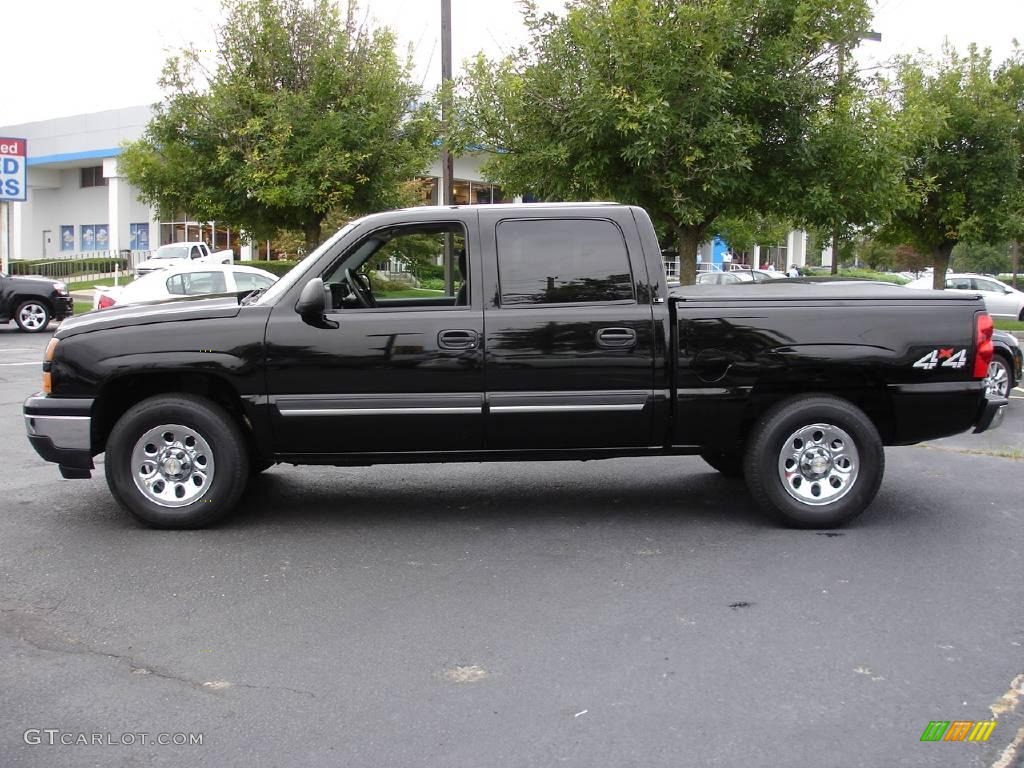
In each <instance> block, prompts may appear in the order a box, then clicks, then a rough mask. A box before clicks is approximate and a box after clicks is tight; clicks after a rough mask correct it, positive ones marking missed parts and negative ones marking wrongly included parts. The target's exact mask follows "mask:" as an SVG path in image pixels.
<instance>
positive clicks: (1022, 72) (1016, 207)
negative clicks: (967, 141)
mask: <svg viewBox="0 0 1024 768" xmlns="http://www.w3.org/2000/svg"><path fill="white" fill-rule="evenodd" d="M996 82H997V84H998V85H999V88H1000V90H1001V92H1002V94H1003V96H1004V98H1005V99H1006V101H1007V102H1008V103H1009V104H1010V106H1011V107H1012V108H1013V111H1014V114H1015V116H1016V120H1015V125H1014V135H1015V136H1016V139H1017V147H1018V150H1019V153H1020V154H1019V160H1018V166H1017V184H1016V189H1015V191H1014V193H1013V198H1012V201H1011V203H1010V208H1011V211H1012V213H1011V215H1010V220H1009V223H1008V226H1007V233H1008V234H1009V236H1010V237H1011V238H1012V242H1011V245H1010V254H1011V255H1010V269H1011V270H1012V271H1013V284H1014V287H1017V273H1018V271H1019V270H1020V251H1021V242H1024V49H1022V48H1021V47H1020V46H1019V45H1018V46H1017V47H1015V49H1014V51H1013V54H1012V55H1011V56H1010V58H1008V59H1007V60H1006V61H1005V62H1003V64H1002V65H1001V66H1000V67H999V70H998V71H997V73H996Z"/></svg>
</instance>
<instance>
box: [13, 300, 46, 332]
mask: <svg viewBox="0 0 1024 768" xmlns="http://www.w3.org/2000/svg"><path fill="white" fill-rule="evenodd" d="M18 320H20V321H21V324H22V326H23V327H25V328H29V329H31V330H33V331H38V330H39V329H40V328H42V327H43V326H44V325H46V309H44V308H43V307H42V306H41V305H39V304H26V305H25V306H23V307H22V308H21V311H20V312H19V313H18Z"/></svg>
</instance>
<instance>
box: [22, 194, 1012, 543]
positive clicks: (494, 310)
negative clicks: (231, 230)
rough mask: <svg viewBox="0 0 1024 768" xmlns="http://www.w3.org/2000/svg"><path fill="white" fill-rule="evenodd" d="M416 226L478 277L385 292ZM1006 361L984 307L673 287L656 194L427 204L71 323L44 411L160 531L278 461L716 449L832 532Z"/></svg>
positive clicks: (793, 512) (973, 405)
mask: <svg viewBox="0 0 1024 768" xmlns="http://www.w3.org/2000/svg"><path fill="white" fill-rule="evenodd" d="M405 239H411V242H414V243H417V244H418V246H422V244H423V243H424V242H428V243H430V244H431V245H432V247H434V248H435V249H436V251H437V252H439V253H440V252H443V251H444V248H445V242H446V241H449V242H450V241H452V240H454V241H456V243H455V246H456V250H457V251H458V252H461V251H462V249H463V248H466V252H465V261H464V266H463V265H461V264H460V266H459V270H458V271H459V273H460V281H461V282H463V283H464V284H465V287H466V290H465V291H463V290H461V289H460V290H459V292H458V293H457V294H456V293H455V292H454V291H452V292H451V293H450V294H440V295H437V296H429V297H423V296H418V297H413V298H384V297H380V296H377V295H375V294H374V292H373V286H372V284H371V283H370V282H369V281H368V280H367V279H366V278H365V270H366V269H368V268H369V266H370V265H371V264H373V263H374V261H373V260H374V259H375V258H379V257H380V254H381V253H382V252H393V251H394V252H403V250H404V248H405V247H407V246H406V244H405V243H404V242H403V241H404V240H405ZM992 355H993V346H992V321H991V318H989V316H988V315H987V314H986V313H985V308H984V304H983V303H982V301H981V299H980V298H978V297H977V296H972V295H959V294H955V293H946V292H933V291H904V290H901V289H899V288H886V289H879V288H877V287H876V286H871V285H864V286H848V287H843V288H841V289H840V288H835V287H832V286H829V285H827V284H826V285H806V284H801V283H799V282H796V281H790V280H772V281H770V282H765V283H759V284H754V283H745V284H739V285H724V286H687V287H682V288H676V289H674V290H673V291H671V292H669V291H668V289H667V287H666V278H665V273H664V270H663V268H662V262H661V253H660V250H659V248H658V240H657V235H656V234H655V230H654V226H653V225H652V223H651V219H650V218H649V216H648V215H647V213H646V212H645V211H644V210H643V209H641V208H637V207H634V206H625V205H613V204H604V203H592V204H571V203H566V204H553V203H535V204H530V205H493V206H454V207H445V208H443V209H441V208H437V207H429V206H424V207H419V208H411V209H406V210H398V211H389V212H386V213H379V214H373V215H370V216H366V217H363V218H361V219H357V220H355V221H353V222H350V223H349V224H348V225H346V227H345V228H343V229H342V230H341V231H339V232H338V233H337V234H336V235H335V236H334V237H332V238H330V239H329V240H328V241H327V242H325V243H324V244H323V245H321V246H320V247H319V248H318V249H317V250H316V251H315V252H313V253H312V254H310V255H309V256H307V257H306V259H305V260H303V261H302V262H301V263H300V264H298V265H297V266H296V267H295V268H294V269H293V270H292V271H291V272H289V273H288V274H287V275H286V276H284V277H283V278H282V279H281V280H279V281H278V282H277V283H275V284H274V285H272V286H271V287H270V288H268V289H267V290H266V291H265V292H264V293H262V294H259V295H250V296H248V297H245V298H239V297H237V296H230V297H224V296H222V297H218V298H202V297H198V298H193V299H189V300H187V301H182V302H176V303H170V302H169V303H164V304H150V305H146V306H145V307H133V306H127V307H114V308H113V309H110V310H108V311H105V312H94V313H89V314H87V315H83V316H79V317H76V318H72V319H71V320H67V321H65V322H64V323H62V324H61V326H60V328H58V329H57V333H56V335H55V336H54V340H53V341H52V342H51V343H50V345H49V346H48V347H47V351H46V354H45V357H44V362H43V376H44V378H43V391H42V392H40V393H39V394H37V395H34V396H32V397H30V398H29V399H28V400H27V401H26V402H25V405H24V409H23V410H24V416H25V425H26V429H27V432H28V439H29V441H30V442H31V443H32V445H33V446H34V448H35V449H36V451H37V452H38V453H39V455H40V456H42V457H43V458H44V459H45V460H47V461H51V462H54V463H56V464H57V465H58V466H59V469H60V472H61V474H62V475H63V476H64V477H67V478H84V477H89V476H90V473H91V472H92V470H93V469H94V464H93V457H94V456H96V455H97V454H100V453H104V452H105V453H106V458H105V461H104V471H105V473H106V479H107V484H108V486H109V488H110V490H111V492H112V494H113V496H114V498H115V499H117V501H118V502H119V503H120V504H121V505H122V506H123V507H124V508H125V509H126V510H127V511H128V512H129V513H130V514H132V515H134V516H135V517H136V518H137V519H138V520H140V521H142V522H144V523H146V524H148V525H152V526H156V527H163V528H185V527H198V526H203V525H207V524H209V523H212V522H214V521H215V520H218V519H220V518H222V517H223V516H224V515H226V514H227V513H228V512H229V511H230V510H231V508H232V507H233V506H234V505H235V504H236V503H237V502H238V500H239V498H240V497H241V494H242V492H243V491H244V489H245V487H246V484H247V482H248V479H249V477H250V474H251V473H253V472H259V471H261V470H262V469H265V468H266V467H268V466H269V465H271V464H273V463H275V462H286V463H289V464H315V465H342V466H353V467H359V466H365V465H369V464H378V463H394V464H407V463H410V462H450V461H474V462H477V461H508V460H548V459H563V460H565V459H571V460H584V459H587V460H589V459H598V458H613V457H619V456H636V457H640V456H680V455H699V456H701V457H702V458H703V459H704V460H705V461H706V462H707V463H708V464H710V465H711V466H712V467H713V468H715V469H717V470H719V471H721V472H723V473H725V474H729V475H742V476H745V478H746V482H747V486H748V488H749V489H750V493H751V498H752V499H753V500H754V501H755V502H756V503H758V504H761V505H762V506H763V507H764V508H765V509H766V510H767V511H769V512H770V513H772V514H775V515H777V516H778V517H780V518H781V519H782V520H783V521H785V522H786V523H787V524H790V525H795V526H801V527H807V528H822V527H825V528H831V527H833V526H836V525H841V524H843V523H845V522H847V521H849V520H851V519H852V518H854V517H855V516H856V515H858V514H860V513H861V512H862V511H863V510H864V509H866V508H867V506H868V505H869V504H870V503H871V500H872V499H873V498H874V496H875V494H876V492H877V490H878V487H879V485H880V483H881V481H882V474H883V468H884V463H885V461H884V450H883V446H884V445H908V444H912V443H915V442H919V441H922V440H930V439H933V438H938V437H943V436H946V435H952V434H957V433H959V432H963V431H965V430H967V429H971V428H973V429H974V430H975V431H976V432H983V431H985V430H987V429H990V428H991V427H993V426H995V425H997V424H998V423H999V420H1000V419H1001V418H1002V417H1003V414H1004V411H1005V408H1006V405H1007V400H1006V399H1004V398H990V397H988V396H987V395H986V383H985V379H986V377H987V375H988V370H989V363H990V362H991V360H992ZM638 482H639V483H640V484H638V485H637V488H638V489H639V488H641V485H642V480H639V481H638ZM950 482H952V481H950ZM937 483H938V485H936V488H935V493H936V494H941V493H943V491H942V488H941V483H942V480H941V479H940V480H938V481H937ZM723 499H724V497H723ZM680 503H681V504H685V500H681V502H680ZM722 503H723V505H726V501H725V500H723V502H722ZM723 508H725V507H723Z"/></svg>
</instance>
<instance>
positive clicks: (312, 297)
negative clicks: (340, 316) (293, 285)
mask: <svg viewBox="0 0 1024 768" xmlns="http://www.w3.org/2000/svg"><path fill="white" fill-rule="evenodd" d="M329 295H330V290H329V289H328V288H327V286H325V285H324V281H323V278H320V277H314V278H313V279H312V280H310V281H309V282H308V283H306V285H305V286H303V288H302V293H300V294H299V300H298V301H297V302H295V311H296V312H297V313H298V314H299V316H300V317H301V318H302V319H303V320H304V321H305V322H307V323H309V324H310V325H312V326H314V327H315V328H337V327H338V324H337V323H336V322H334V321H333V320H328V319H327V297H328V296H329Z"/></svg>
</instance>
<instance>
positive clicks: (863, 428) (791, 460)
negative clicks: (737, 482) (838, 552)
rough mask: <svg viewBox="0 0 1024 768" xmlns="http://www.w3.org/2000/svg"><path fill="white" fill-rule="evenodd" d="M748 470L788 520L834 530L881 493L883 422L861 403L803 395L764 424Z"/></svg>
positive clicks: (755, 486) (755, 491)
mask: <svg viewBox="0 0 1024 768" xmlns="http://www.w3.org/2000/svg"><path fill="white" fill-rule="evenodd" d="M744 467H745V473H746V478H747V486H748V487H749V489H750V493H751V494H752V495H753V497H754V499H755V500H757V502H758V503H759V504H760V505H761V506H762V507H763V508H765V509H766V510H768V511H769V512H771V513H773V514H774V515H776V516H778V517H780V518H781V519H782V520H783V521H784V522H785V523H787V524H788V525H792V526H794V527H797V528H834V527H836V526H839V525H843V524H844V523H847V522H849V521H850V520H852V519H853V518H855V517H856V516H857V515H859V514H860V513H861V512H863V511H864V510H865V509H866V508H867V506H868V505H869V504H870V503H871V501H872V500H873V499H874V498H875V494H876V493H877V492H878V487H879V485H880V484H881V482H882V475H883V473H884V468H885V452H884V449H883V447H882V440H881V438H880V437H879V435H878V430H877V429H875V425H874V424H873V423H872V422H871V420H870V419H869V418H868V417H867V416H866V415H865V414H864V412H863V411H861V410H860V409H859V408H857V407H856V406H855V405H854V404H853V403H850V402H848V401H847V400H843V399H841V398H838V397H831V396H828V395H801V396H798V397H793V398H789V399H787V400H783V401H782V402H780V403H778V404H776V405H775V406H774V407H772V408H771V409H769V410H768V412H767V413H765V414H764V416H762V417H761V419H760V420H759V421H758V422H757V424H756V425H755V427H754V429H753V432H752V434H751V439H750V442H749V443H748V447H747V454H746V458H745V460H744Z"/></svg>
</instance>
